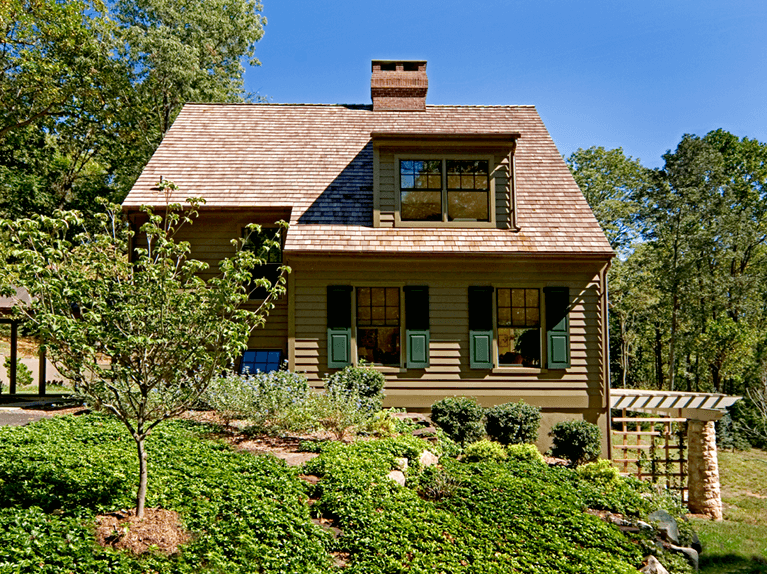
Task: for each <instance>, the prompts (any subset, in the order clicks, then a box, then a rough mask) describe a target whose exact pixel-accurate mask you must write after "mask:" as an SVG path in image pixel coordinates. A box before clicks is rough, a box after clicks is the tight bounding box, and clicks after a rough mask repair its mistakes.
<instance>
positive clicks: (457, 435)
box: [431, 397, 485, 445]
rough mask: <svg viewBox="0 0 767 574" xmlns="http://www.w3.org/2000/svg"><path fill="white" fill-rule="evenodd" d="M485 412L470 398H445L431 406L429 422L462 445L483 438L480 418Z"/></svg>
mask: <svg viewBox="0 0 767 574" xmlns="http://www.w3.org/2000/svg"><path fill="white" fill-rule="evenodd" d="M484 414H485V410H484V409H483V408H482V407H481V406H479V404H478V403H477V401H476V399H474V398H470V397H446V398H444V399H442V400H439V401H437V402H436V403H434V404H433V405H431V420H432V422H434V423H435V424H436V425H438V426H439V427H440V428H442V429H443V430H444V431H445V433H446V434H447V436H449V437H450V438H451V439H453V440H454V441H456V442H459V443H461V444H463V445H465V444H468V443H471V442H475V441H478V440H480V439H481V438H482V437H484V436H485V428H484V426H483V425H482V417H483V415H484Z"/></svg>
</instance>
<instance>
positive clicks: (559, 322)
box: [543, 287, 570, 369]
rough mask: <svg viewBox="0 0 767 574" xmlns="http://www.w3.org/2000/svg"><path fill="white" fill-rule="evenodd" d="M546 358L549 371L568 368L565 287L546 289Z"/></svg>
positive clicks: (568, 302)
mask: <svg viewBox="0 0 767 574" xmlns="http://www.w3.org/2000/svg"><path fill="white" fill-rule="evenodd" d="M543 291H544V294H545V297H546V358H547V364H548V368H549V369H567V368H569V367H570V320H569V317H568V309H569V306H570V292H569V290H568V289H567V287H547V288H545V289H544V290H543Z"/></svg>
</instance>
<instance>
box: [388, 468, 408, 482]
mask: <svg viewBox="0 0 767 574" xmlns="http://www.w3.org/2000/svg"><path fill="white" fill-rule="evenodd" d="M389 478H390V479H392V480H393V481H394V482H396V483H397V484H399V485H400V486H405V475H404V474H403V473H402V471H401V470H392V471H391V472H390V473H389Z"/></svg>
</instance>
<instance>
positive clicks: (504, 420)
mask: <svg viewBox="0 0 767 574" xmlns="http://www.w3.org/2000/svg"><path fill="white" fill-rule="evenodd" d="M540 424H541V409H539V408H538V407H534V406H533V405H528V404H526V403H525V402H524V401H520V402H518V403H506V404H503V405H495V406H494V407H490V408H489V409H487V412H486V413H485V430H487V434H488V436H489V437H490V438H492V439H493V440H496V441H498V442H499V443H501V444H523V443H533V442H535V441H536V440H537V439H538V427H539V426H540Z"/></svg>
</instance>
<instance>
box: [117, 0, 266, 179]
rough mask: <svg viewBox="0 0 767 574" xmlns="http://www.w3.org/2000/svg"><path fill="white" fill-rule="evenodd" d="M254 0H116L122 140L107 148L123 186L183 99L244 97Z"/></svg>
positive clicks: (248, 97)
mask: <svg viewBox="0 0 767 574" xmlns="http://www.w3.org/2000/svg"><path fill="white" fill-rule="evenodd" d="M261 10H262V5H261V4H260V2H258V1H257V0H191V1H190V0H118V1H117V2H115V4H114V6H113V10H112V14H113V17H114V19H115V20H116V22H117V23H118V28H117V30H116V32H115V37H116V43H115V44H116V47H117V58H118V59H119V60H120V61H121V62H122V63H123V64H124V65H125V67H126V68H127V69H128V70H129V77H130V83H129V87H128V88H127V89H126V90H125V91H124V92H123V94H122V95H121V100H122V113H121V114H120V115H119V116H118V121H119V123H120V134H121V139H122V143H123V144H128V145H122V146H113V147H110V149H109V150H108V151H109V153H108V155H109V157H110V158H112V159H111V165H112V166H113V169H114V171H115V174H116V176H117V178H118V183H119V185H120V188H121V189H122V190H124V191H125V192H127V191H128V189H129V187H130V185H132V184H133V182H134V181H135V179H136V178H137V177H138V175H139V173H140V170H141V168H143V166H144V165H145V164H146V162H147V161H148V160H149V158H150V157H151V155H152V153H154V150H155V149H157V146H158V145H159V144H160V142H161V141H162V138H163V137H164V136H165V133H166V132H167V131H168V130H169V129H170V127H171V125H172V124H173V121H174V120H175V119H176V116H177V115H178V113H179V112H180V111H181V108H182V107H183V105H184V104H185V103H186V102H243V101H252V99H253V95H252V94H247V93H245V92H244V91H243V86H244V84H243V74H244V72H245V69H244V67H243V61H244V62H247V63H248V64H250V65H260V62H259V61H258V59H256V58H255V46H256V42H258V41H259V40H260V39H261V37H262V36H263V33H264V29H263V26H264V24H265V23H266V19H265V18H263V16H261V14H260V11H261Z"/></svg>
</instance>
